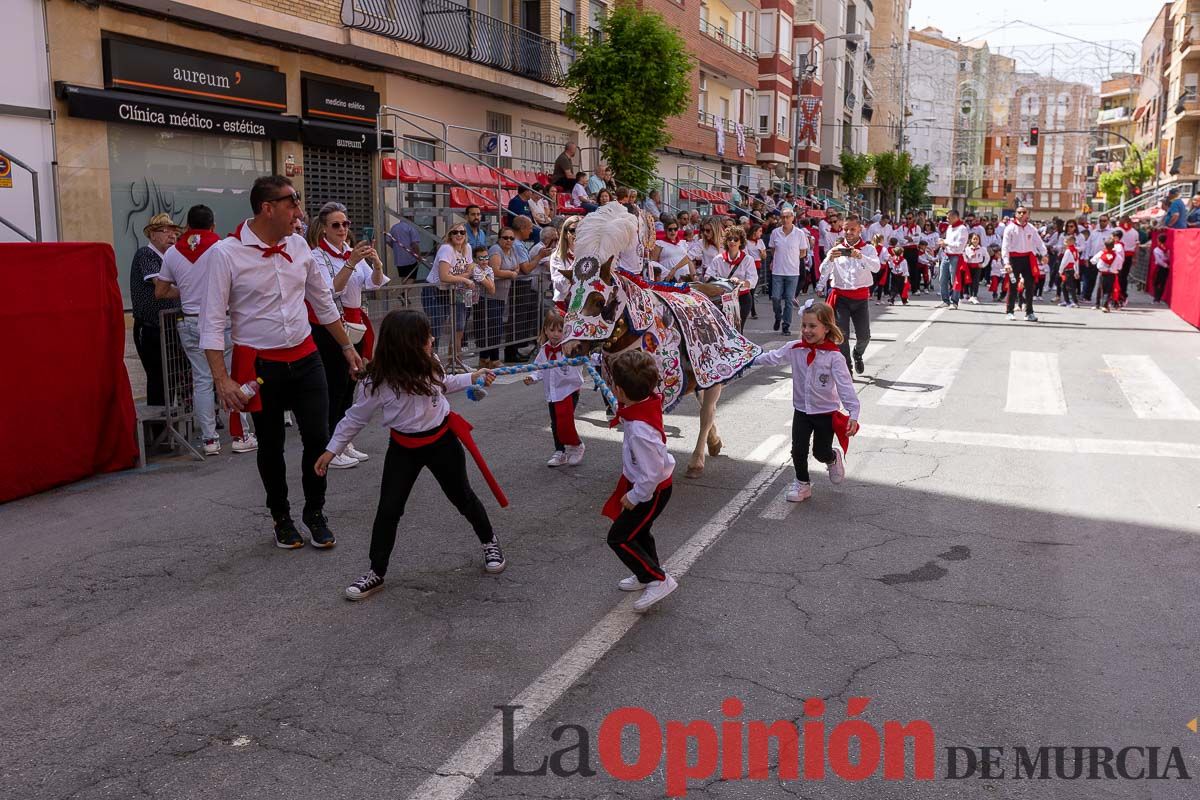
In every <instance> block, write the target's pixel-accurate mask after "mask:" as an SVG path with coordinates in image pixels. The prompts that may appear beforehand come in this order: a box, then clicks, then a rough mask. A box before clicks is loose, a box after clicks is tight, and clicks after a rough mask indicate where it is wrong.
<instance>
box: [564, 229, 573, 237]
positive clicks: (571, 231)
mask: <svg viewBox="0 0 1200 800" xmlns="http://www.w3.org/2000/svg"><path fill="white" fill-rule="evenodd" d="M563 233H569V234H571V235H572V236H574V235H575V229H574V228H567V229H566V230H565V231H563Z"/></svg>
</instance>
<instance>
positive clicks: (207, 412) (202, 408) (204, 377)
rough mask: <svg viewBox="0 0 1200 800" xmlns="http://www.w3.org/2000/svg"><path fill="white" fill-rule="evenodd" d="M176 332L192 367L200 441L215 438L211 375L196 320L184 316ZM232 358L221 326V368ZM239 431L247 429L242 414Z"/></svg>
mask: <svg viewBox="0 0 1200 800" xmlns="http://www.w3.org/2000/svg"><path fill="white" fill-rule="evenodd" d="M175 329H176V330H178V331H179V343H180V344H181V345H183V352H184V354H185V355H187V360H188V363H190V364H191V365H192V408H193V409H194V410H195V412H196V419H197V421H198V422H199V423H200V436H201V438H203V439H216V438H217V401H216V397H215V396H214V395H213V376H212V370H211V369H209V366H208V359H207V358H205V356H204V350H203V349H201V347H200V318H199V317H184V318H183V319H181V320H179V322H178V323H176V325H175ZM232 355H233V340H232V339H231V338H230V327H229V324H228V323H226V325H225V369H226V370H228V369H229V362H230V360H231V357H232ZM242 429H243V430H245V431H249V430H250V415H249V414H242Z"/></svg>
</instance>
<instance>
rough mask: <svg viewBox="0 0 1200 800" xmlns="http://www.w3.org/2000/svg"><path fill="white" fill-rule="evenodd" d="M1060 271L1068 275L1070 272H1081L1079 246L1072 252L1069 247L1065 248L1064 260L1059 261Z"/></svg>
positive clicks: (1061, 273)
mask: <svg viewBox="0 0 1200 800" xmlns="http://www.w3.org/2000/svg"><path fill="white" fill-rule="evenodd" d="M1058 272H1059V274H1060V275H1066V274H1067V273H1068V272H1074V273H1075V274H1076V275H1078V274H1079V253H1078V248H1076V250H1075V252H1072V251H1071V250H1070V249H1068V248H1063V254H1062V261H1060V262H1059V263H1058Z"/></svg>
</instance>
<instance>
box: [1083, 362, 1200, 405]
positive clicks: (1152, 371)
mask: <svg viewBox="0 0 1200 800" xmlns="http://www.w3.org/2000/svg"><path fill="white" fill-rule="evenodd" d="M1104 362H1105V363H1106V364H1108V367H1109V369H1111V370H1112V372H1113V376H1114V377H1115V378H1116V379H1117V385H1118V386H1120V387H1121V391H1122V392H1123V393H1124V395H1125V399H1126V400H1128V401H1129V405H1130V406H1131V407H1132V408H1133V413H1135V414H1137V415H1138V417H1139V418H1141V419H1174V420H1200V408H1196V406H1195V404H1194V403H1192V401H1191V400H1189V399H1188V398H1187V395H1185V394H1184V393H1183V390H1182V389H1180V388H1179V387H1178V386H1176V385H1175V383H1174V382H1173V381H1172V380H1171V379H1170V378H1168V377H1167V374H1166V373H1165V372H1163V371H1162V370H1161V369H1160V368H1159V366H1158V365H1157V364H1155V363H1154V360H1153V359H1151V358H1150V356H1128V355H1119V356H1118V355H1106V356H1104Z"/></svg>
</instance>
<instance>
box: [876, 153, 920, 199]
mask: <svg viewBox="0 0 1200 800" xmlns="http://www.w3.org/2000/svg"><path fill="white" fill-rule="evenodd" d="M911 171H912V157H911V156H909V154H908V153H897V152H896V151H894V150H889V151H887V152H884V153H878V154H876V155H875V184H876V185H877V186H878V187H879V191H880V192H881V193H882V194H883V196H884V197H885V198H886V199H887V202H886V203H885V204H884V207H885V208H891V207H892V206H893V205H895V203H896V193H897V192H899V191H900V190H901V188H903V186H904V185H905V183H906V182H907V181H908V174H909V172H911Z"/></svg>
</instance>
